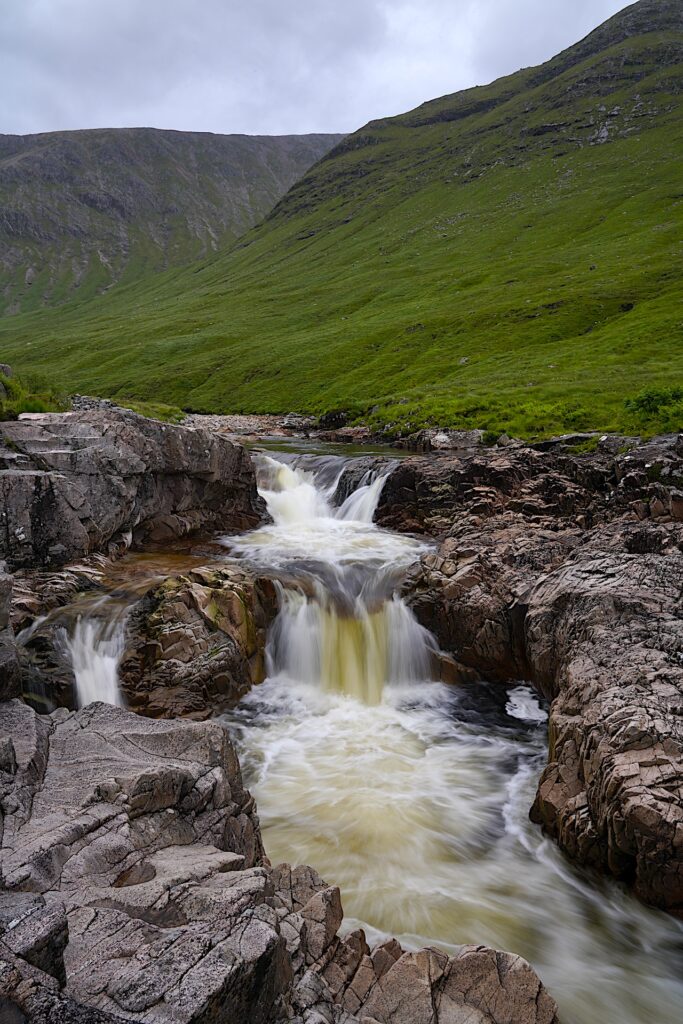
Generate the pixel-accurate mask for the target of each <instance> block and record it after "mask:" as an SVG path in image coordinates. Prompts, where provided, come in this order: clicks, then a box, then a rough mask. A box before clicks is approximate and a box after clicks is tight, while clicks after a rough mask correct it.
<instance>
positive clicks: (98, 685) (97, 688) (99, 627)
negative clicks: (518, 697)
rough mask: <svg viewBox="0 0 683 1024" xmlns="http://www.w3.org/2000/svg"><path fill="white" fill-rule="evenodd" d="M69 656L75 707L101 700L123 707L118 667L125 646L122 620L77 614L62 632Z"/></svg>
mask: <svg viewBox="0 0 683 1024" xmlns="http://www.w3.org/2000/svg"><path fill="white" fill-rule="evenodd" d="M63 643H64V647H65V649H66V651H67V653H68V655H69V657H70V659H71V665H72V667H73V672H74V679H75V683H76V699H77V703H78V706H79V708H82V707H85V705H86V704H91V703H92V702H93V701H96V700H98V701H102V702H103V703H105V704H115V705H118V706H119V707H123V705H124V701H123V697H122V695H121V690H120V687H119V679H118V667H119V662H120V660H121V656H122V655H123V652H124V648H125V623H124V619H123V618H121V617H119V618H115V619H113V620H107V619H99V618H91V617H83V616H79V618H78V619H77V620H76V624H75V626H74V628H73V630H72V632H71V633H70V634H67V633H66V631H65V633H64V635H63Z"/></svg>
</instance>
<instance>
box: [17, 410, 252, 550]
mask: <svg viewBox="0 0 683 1024" xmlns="http://www.w3.org/2000/svg"><path fill="white" fill-rule="evenodd" d="M0 501H1V502H2V510H1V512H0V516H1V519H0V557H2V558H5V559H6V560H7V562H8V564H9V566H10V567H11V568H12V569H16V568H19V567H21V566H36V565H49V564H60V563H62V564H63V563H65V562H67V561H72V560H74V559H75V558H79V557H81V556H82V555H84V554H87V553H88V552H91V551H96V550H101V549H103V548H106V547H107V545H112V544H113V545H116V544H119V545H123V546H124V547H125V546H128V545H129V544H130V543H131V541H133V542H142V541H158V542H162V541H168V540H169V539H172V538H173V537H177V536H180V535H182V534H185V533H189V532H191V531H192V530H196V529H199V528H217V529H222V528H225V529H241V528H243V527H248V526H253V525H255V524H256V523H257V522H258V520H259V518H260V516H261V514H262V507H261V505H260V502H259V499H258V496H257V492H256V484H255V479H254V473H253V469H252V466H251V462H250V460H249V457H248V455H247V454H246V453H245V452H244V449H242V448H240V447H238V446H236V445H233V444H231V443H230V442H229V441H228V440H227V439H225V438H221V437H218V436H217V435H216V434H214V433H209V432H208V431H204V430H190V429H187V428H185V427H177V426H170V425H168V424H165V423H160V422H158V421H156V420H149V419H145V418H144V417H142V416H136V415H135V414H134V413H131V412H125V411H121V410H106V411H99V412H98V411H95V412H84V413H78V412H76V413H66V414H45V415H40V416H36V417H33V418H31V419H22V420H19V421H17V422H12V423H7V422H5V423H2V424H0Z"/></svg>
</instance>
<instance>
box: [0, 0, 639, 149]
mask: <svg viewBox="0 0 683 1024" xmlns="http://www.w3.org/2000/svg"><path fill="white" fill-rule="evenodd" d="M624 6H626V5H625V4H624V3H623V0H514V2H513V0H251V2H245V0H3V3H2V6H1V8H0V88H1V89H2V95H3V100H4V102H3V110H4V117H3V118H2V119H1V120H0V131H4V132H18V133H24V132H36V131H51V130H57V129H66V128H89V127H105V126H106V127H110V126H111V127H117V126H123V125H152V126H155V127H161V128H179V129H186V130H190V129H194V130H197V131H215V132H245V133H250V134H283V133H290V132H308V131H352V130H353V129H355V128H358V127H359V126H361V125H362V124H364V123H365V122H366V121H368V120H370V119H372V118H375V117H383V116H387V115H390V114H394V113H399V112H401V111H403V110H407V109H410V108H411V107H414V106H416V105H417V104H418V103H421V102H423V101H424V100H427V99H431V98H433V97H435V96H440V95H444V94H445V93H449V92H455V91H456V90H458V89H462V88H466V87H468V86H470V85H476V84H482V83H484V82H487V81H490V80H491V79H493V78H496V77H498V76H499V75H503V74H509V73H510V72H513V71H515V70H517V69H518V68H519V67H523V66H528V65H530V64H536V63H540V62H541V61H543V60H546V59H548V58H549V57H551V56H552V55H553V54H554V53H556V52H557V51H559V50H560V49H563V48H564V47H565V46H568V45H570V44H571V43H572V42H575V41H576V40H577V39H579V38H581V37H582V36H583V35H585V34H586V33H587V32H589V31H590V30H591V29H592V28H594V27H595V26H596V25H598V24H599V23H600V22H601V21H603V20H604V19H605V18H608V17H610V15H612V14H614V13H616V12H617V11H618V10H620V9H621V8H623V7H624Z"/></svg>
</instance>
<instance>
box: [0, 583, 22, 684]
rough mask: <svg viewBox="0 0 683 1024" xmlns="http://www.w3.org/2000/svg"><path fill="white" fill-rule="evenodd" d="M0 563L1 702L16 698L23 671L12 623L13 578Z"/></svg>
mask: <svg viewBox="0 0 683 1024" xmlns="http://www.w3.org/2000/svg"><path fill="white" fill-rule="evenodd" d="M1 566H2V563H0V701H3V700H10V699H11V698H12V697H16V696H17V695H18V694H19V692H20V688H21V671H20V666H19V657H18V655H17V649H16V644H15V642H14V634H13V632H12V626H11V623H10V611H11V607H12V585H13V583H12V577H11V576H10V575H9V574H8V573H6V572H3V571H2V568H1Z"/></svg>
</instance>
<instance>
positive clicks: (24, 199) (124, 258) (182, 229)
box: [0, 128, 341, 313]
mask: <svg viewBox="0 0 683 1024" xmlns="http://www.w3.org/2000/svg"><path fill="white" fill-rule="evenodd" d="M340 138H341V136H339V135H288V136H287V135H285V136H276V137H269V136H249V135H217V134H214V133H213V132H211V133H210V132H179V131H163V130H161V131H160V130H159V129H155V128H101V129H95V130H87V129H86V130H84V131H83V130H82V131H75V132H43V133H40V134H38V135H0V189H1V190H2V195H3V205H2V210H1V211H0V240H1V241H0V245H1V246H2V253H3V259H2V265H1V266H0V312H2V313H4V312H18V311H19V310H21V311H24V312H25V311H26V310H27V309H35V308H36V307H37V306H41V305H50V304H57V303H59V302H63V301H64V300H65V299H66V298H68V297H73V294H74V293H75V294H77V295H80V297H81V298H84V297H86V296H90V295H93V294H96V293H97V292H100V291H102V290H103V289H104V288H105V287H110V286H111V285H112V284H113V283H115V282H117V281H120V280H121V278H122V277H123V276H124V275H125V272H126V269H127V268H128V269H129V270H130V266H131V264H134V265H136V267H137V268H138V273H141V272H144V270H146V271H147V272H155V271H157V272H158V271H159V270H161V269H165V268H167V267H169V266H174V265H176V266H177V265H180V264H185V263H191V262H192V261H193V260H198V259H201V258H202V257H203V256H206V255H208V254H210V253H211V252H214V251H215V250H216V249H219V248H222V247H227V246H229V245H230V244H231V243H232V242H233V241H234V240H235V239H236V238H237V237H239V235H241V234H243V233H244V232H245V231H247V230H248V229H249V228H251V227H253V226H254V224H257V223H258V222H259V221H260V220H262V219H263V217H264V216H265V215H266V214H267V213H268V211H269V210H271V209H272V207H273V206H274V205H275V203H276V202H277V201H278V199H280V197H281V196H282V195H284V193H285V192H286V191H287V189H288V188H289V187H290V185H292V184H293V183H294V182H295V181H296V180H297V179H298V178H300V177H301V175H302V174H304V172H305V171H306V170H308V168H309V167H310V166H311V165H312V164H314V163H315V161H316V160H319V159H320V157H321V156H323V155H324V154H325V153H327V151H328V150H329V149H331V147H332V146H334V145H335V143H336V142H338V141H339V139H340ZM143 268H144V270H143Z"/></svg>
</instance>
